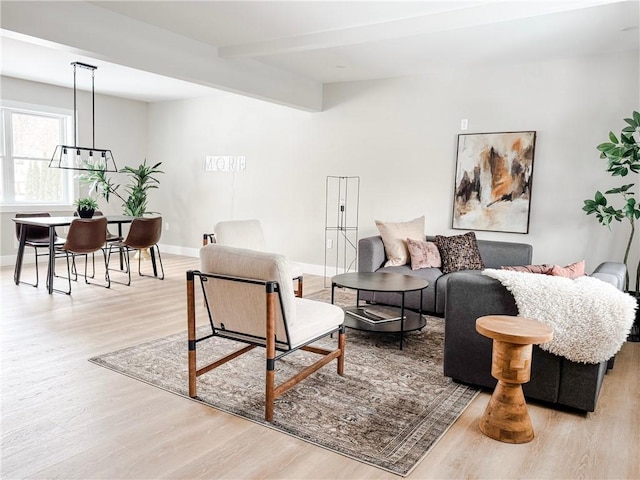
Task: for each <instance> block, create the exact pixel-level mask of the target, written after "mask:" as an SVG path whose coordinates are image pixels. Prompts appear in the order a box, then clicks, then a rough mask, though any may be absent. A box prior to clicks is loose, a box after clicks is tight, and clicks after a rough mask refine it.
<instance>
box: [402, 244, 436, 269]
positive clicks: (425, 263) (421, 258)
mask: <svg viewBox="0 0 640 480" xmlns="http://www.w3.org/2000/svg"><path fill="white" fill-rule="evenodd" d="M407 248H408V249H409V255H410V256H411V269H412V270H418V269H420V268H440V267H441V266H442V260H441V259H440V251H439V250H438V246H437V245H436V244H435V243H433V242H423V241H421V240H414V239H413V238H407Z"/></svg>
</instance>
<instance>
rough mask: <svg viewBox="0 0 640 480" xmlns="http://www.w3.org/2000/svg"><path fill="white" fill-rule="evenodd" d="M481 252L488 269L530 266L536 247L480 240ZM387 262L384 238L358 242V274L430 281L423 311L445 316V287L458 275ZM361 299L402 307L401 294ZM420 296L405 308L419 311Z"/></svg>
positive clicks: (476, 272)
mask: <svg viewBox="0 0 640 480" xmlns="http://www.w3.org/2000/svg"><path fill="white" fill-rule="evenodd" d="M426 240H427V241H431V242H432V241H434V237H429V236H428V237H426ZM478 250H479V251H480V256H481V257H482V261H483V263H484V265H485V267H486V268H500V267H502V266H508V265H528V264H530V263H531V255H532V254H533V248H532V247H531V245H528V244H526V243H512V242H497V241H492V240H478ZM386 261H387V257H386V255H385V252H384V245H383V243H382V237H380V236H375V237H366V238H362V239H360V241H359V242H358V271H359V272H395V273H403V274H405V275H414V276H417V277H420V278H423V279H425V280H427V281H428V282H429V287H428V288H426V289H425V290H424V293H423V299H422V308H420V310H422V311H423V312H428V313H432V314H436V315H442V314H444V306H445V296H446V287H447V283H448V281H449V279H450V278H452V277H453V276H455V275H457V274H458V272H453V273H448V274H445V275H443V274H442V270H440V269H439V268H422V269H419V270H411V265H409V264H407V265H402V266H397V267H384V266H383V265H384V264H385V262H386ZM468 272H470V273H471V274H472V275H481V272H480V271H479V270H474V271H468ZM360 299H361V300H365V301H375V302H377V303H383V304H386V305H394V306H400V295H398V294H394V293H382V292H375V293H371V292H361V293H360ZM418 303H420V293H419V292H411V293H407V294H406V297H405V306H406V307H407V308H410V309H412V310H418V309H419V307H420V305H418Z"/></svg>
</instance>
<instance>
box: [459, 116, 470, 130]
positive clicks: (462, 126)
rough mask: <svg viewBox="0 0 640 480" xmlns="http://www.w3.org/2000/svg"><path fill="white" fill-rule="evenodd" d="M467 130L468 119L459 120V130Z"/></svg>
mask: <svg viewBox="0 0 640 480" xmlns="http://www.w3.org/2000/svg"><path fill="white" fill-rule="evenodd" d="M467 128H469V119H467V118H463V119H462V120H460V130H466V129H467Z"/></svg>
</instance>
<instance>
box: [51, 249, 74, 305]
mask: <svg viewBox="0 0 640 480" xmlns="http://www.w3.org/2000/svg"><path fill="white" fill-rule="evenodd" d="M64 253H65V259H66V261H67V276H66V280H67V282H68V284H69V290H67V291H65V290H60V289H57V288H55V286H54V285H51V289H50V290H51V291H52V292H58V293H64V294H65V295H71V263H70V262H69V252H67V251H65V252H64ZM56 258H57V256H56V255H54V259H53V265H54V275H53V278H52V280H51V282H54V280H53V279H55V278H65V277H59V276H57V275H55V264H56ZM47 288H49V279H48V278H47Z"/></svg>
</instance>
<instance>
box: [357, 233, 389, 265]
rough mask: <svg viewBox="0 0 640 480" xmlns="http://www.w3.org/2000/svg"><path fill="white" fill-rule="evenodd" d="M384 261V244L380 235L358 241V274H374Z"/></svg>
mask: <svg viewBox="0 0 640 480" xmlns="http://www.w3.org/2000/svg"><path fill="white" fill-rule="evenodd" d="M386 260H387V257H386V255H385V253H384V244H383V243H382V237H381V236H380V235H378V236H375V237H365V238H361V239H360V240H359V241H358V271H359V272H375V271H376V270H378V269H379V268H380V267H381V266H382V265H383V264H384V262H385V261H386Z"/></svg>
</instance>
